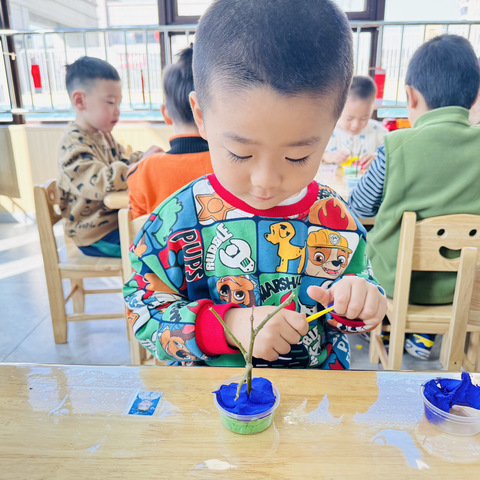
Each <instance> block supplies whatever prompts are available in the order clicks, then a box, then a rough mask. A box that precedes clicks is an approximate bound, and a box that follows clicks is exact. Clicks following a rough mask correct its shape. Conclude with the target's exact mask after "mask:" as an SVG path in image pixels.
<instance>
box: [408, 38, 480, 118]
mask: <svg viewBox="0 0 480 480" xmlns="http://www.w3.org/2000/svg"><path fill="white" fill-rule="evenodd" d="M405 84H406V85H410V86H411V87H414V88H416V89H417V90H418V91H419V92H420V93H421V94H422V95H423V98H424V99H425V101H426V103H427V105H428V107H429V108H430V109H434V108H440V107H450V106H457V107H464V108H468V109H469V108H470V107H471V106H472V104H473V102H474V101H475V98H476V97H477V93H478V88H479V85H480V69H479V66H478V59H477V56H476V55H475V52H474V50H473V48H472V45H471V44H470V42H469V41H468V40H467V39H465V38H463V37H460V36H458V35H440V36H438V37H435V38H432V39H431V40H430V41H428V42H426V43H424V44H423V45H421V46H420V47H419V48H418V49H417V51H416V52H415V53H414V54H413V57H412V58H411V60H410V62H409V64H408V69H407V75H406V78H405Z"/></svg>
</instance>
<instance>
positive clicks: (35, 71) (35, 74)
mask: <svg viewBox="0 0 480 480" xmlns="http://www.w3.org/2000/svg"><path fill="white" fill-rule="evenodd" d="M31 72H32V78H33V86H34V87H35V90H37V89H38V90H41V89H42V77H41V75H40V65H36V64H33V63H32V68H31Z"/></svg>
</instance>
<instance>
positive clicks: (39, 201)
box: [33, 180, 62, 264]
mask: <svg viewBox="0 0 480 480" xmlns="http://www.w3.org/2000/svg"><path fill="white" fill-rule="evenodd" d="M33 194H34V199H35V210H36V214H37V225H38V234H39V237H40V244H41V248H42V254H43V258H44V261H52V262H53V263H55V264H57V263H58V251H57V243H56V240H55V234H54V231H53V227H54V225H55V224H56V223H58V222H59V221H60V220H61V219H62V216H61V215H60V210H59V207H58V202H59V197H60V192H59V191H58V188H57V181H56V180H49V181H48V182H47V183H46V184H45V185H35V187H34V189H33Z"/></svg>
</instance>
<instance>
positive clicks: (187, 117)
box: [127, 46, 213, 218]
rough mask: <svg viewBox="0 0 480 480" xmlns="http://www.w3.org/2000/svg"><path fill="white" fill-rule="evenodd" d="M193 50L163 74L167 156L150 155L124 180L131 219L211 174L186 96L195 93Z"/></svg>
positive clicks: (181, 55)
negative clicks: (171, 133) (168, 127)
mask: <svg viewBox="0 0 480 480" xmlns="http://www.w3.org/2000/svg"><path fill="white" fill-rule="evenodd" d="M192 56H193V49H192V47H191V46H190V47H188V48H186V49H184V50H183V51H182V52H181V53H180V55H179V59H178V61H177V62H176V63H174V64H173V65H170V66H169V67H167V69H166V70H165V74H164V77H163V90H164V92H165V104H164V105H162V115H163V117H164V119H165V123H167V124H168V125H173V128H174V132H175V135H174V136H173V137H172V138H170V150H169V151H168V152H162V153H157V154H155V155H151V156H149V157H147V158H145V160H143V161H142V162H140V163H138V164H137V165H135V167H134V168H133V169H132V170H131V171H130V172H129V174H128V177H127V184H128V196H129V199H130V210H131V212H132V217H133V218H137V217H140V216H141V215H145V214H147V213H150V212H153V210H154V209H155V208H156V207H157V206H158V205H160V203H162V202H163V201H164V200H165V199H166V198H167V197H169V196H170V195H171V194H172V193H174V192H176V191H177V190H178V189H179V188H181V187H183V186H184V185H186V184H187V183H189V182H191V181H192V180H195V179H196V178H198V177H201V176H203V175H206V174H207V173H212V171H213V170H212V164H211V162H210V153H209V151H208V143H207V141H206V140H204V139H203V138H202V137H201V136H200V134H199V133H198V129H197V126H196V125H195V121H194V119H193V115H192V109H191V107H190V103H189V100H188V95H189V93H190V92H192V91H193V90H194V88H193V74H192Z"/></svg>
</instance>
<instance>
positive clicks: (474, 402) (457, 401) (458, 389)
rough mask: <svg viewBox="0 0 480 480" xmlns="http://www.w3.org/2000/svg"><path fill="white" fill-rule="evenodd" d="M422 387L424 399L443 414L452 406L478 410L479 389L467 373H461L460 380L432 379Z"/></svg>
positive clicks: (479, 403) (479, 406)
mask: <svg viewBox="0 0 480 480" xmlns="http://www.w3.org/2000/svg"><path fill="white" fill-rule="evenodd" d="M424 387H425V390H424V391H423V394H424V395H425V398H426V399H427V400H428V401H429V402H430V403H431V404H432V405H435V406H436V407H437V408H439V409H440V410H443V411H444V412H449V411H450V409H451V408H452V406H453V405H464V406H466V407H471V408H476V409H480V387H479V386H477V385H473V384H472V380H471V378H470V375H469V374H468V373H467V372H462V379H461V380H455V379H453V378H434V379H433V380H430V381H428V382H427V383H425V385H424Z"/></svg>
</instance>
